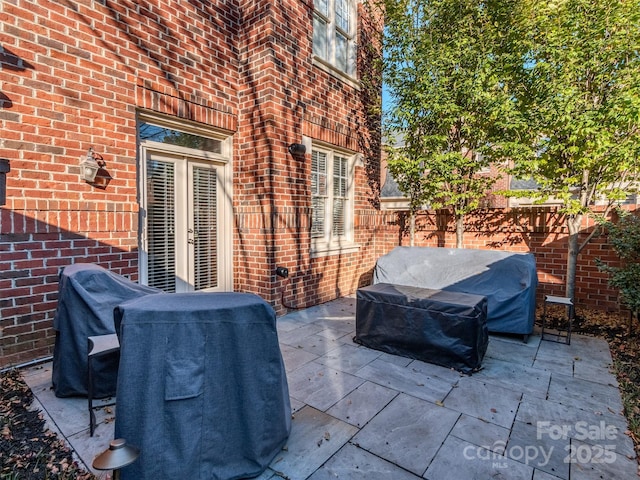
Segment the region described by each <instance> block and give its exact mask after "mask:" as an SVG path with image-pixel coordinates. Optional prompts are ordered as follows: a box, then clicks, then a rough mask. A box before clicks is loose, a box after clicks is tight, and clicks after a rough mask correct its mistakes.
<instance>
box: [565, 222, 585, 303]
mask: <svg viewBox="0 0 640 480" xmlns="http://www.w3.org/2000/svg"><path fill="white" fill-rule="evenodd" d="M581 225H582V215H568V216H567V228H568V229H569V245H568V247H567V279H566V283H565V287H566V288H565V296H566V297H568V298H570V299H571V300H573V299H574V295H575V291H576V269H577V265H578V254H579V253H580V246H579V244H578V234H579V233H580V226H581Z"/></svg>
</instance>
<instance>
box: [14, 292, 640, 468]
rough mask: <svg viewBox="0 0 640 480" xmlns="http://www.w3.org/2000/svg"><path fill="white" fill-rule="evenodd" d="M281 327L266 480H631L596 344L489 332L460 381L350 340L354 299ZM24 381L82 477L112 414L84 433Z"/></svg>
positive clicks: (39, 376)
mask: <svg viewBox="0 0 640 480" xmlns="http://www.w3.org/2000/svg"><path fill="white" fill-rule="evenodd" d="M278 332H279V340H280V345H281V350H282V355H283V357H284V361H285V365H286V369H287V377H288V383H289V392H290V396H291V406H292V409H293V412H294V414H293V421H292V431H291V435H290V437H289V441H288V443H287V447H286V448H285V449H283V451H282V452H281V453H280V454H279V455H277V456H276V458H275V459H274V461H273V462H272V463H271V465H270V467H269V469H267V471H266V472H265V473H264V474H262V475H261V476H260V477H258V478H259V479H260V480H266V479H278V478H287V479H292V480H304V479H310V480H319V479H329V478H346V479H357V478H363V479H364V478H366V479H367V480H377V479H380V480H383V479H384V480H386V479H394V480H405V479H406V480H409V479H419V478H426V479H430V480H445V479H452V480H458V479H473V478H477V479H482V480H484V479H487V478H505V479H510V480H519V479H523V480H524V479H527V480H532V479H533V480H553V479H585V480H589V479H602V478H606V479H629V478H635V477H636V476H637V471H638V464H637V462H636V460H635V457H634V449H633V443H632V441H631V439H630V438H629V437H628V436H627V435H626V434H625V431H626V429H627V423H626V419H625V418H624V416H623V415H622V414H621V411H622V404H621V401H620V394H619V391H618V388H617V382H616V380H615V377H614V375H613V374H612V373H611V372H610V370H609V366H610V363H611V356H610V354H609V349H608V346H607V344H606V342H605V341H604V340H601V339H597V338H592V337H586V336H580V335H573V336H572V341H571V345H565V344H560V343H554V342H549V341H541V338H540V336H539V335H533V336H532V337H530V338H529V341H528V343H527V344H524V343H523V342H522V340H521V338H520V337H518V338H516V337H513V338H512V337H505V336H497V335H491V336H490V341H489V347H488V350H487V354H486V356H485V358H484V362H483V367H484V368H483V369H482V370H481V371H480V372H478V373H475V374H474V375H472V376H466V375H461V374H459V373H458V372H455V371H452V370H449V369H446V368H443V367H439V366H436V365H432V364H428V363H424V362H420V361H415V360H411V359H407V358H404V357H398V356H393V355H389V354H386V353H382V352H378V351H376V350H371V349H368V348H365V347H362V346H358V345H356V344H354V343H353V341H352V338H353V336H354V333H355V298H354V297H345V298H341V299H338V300H335V301H333V302H329V303H326V304H324V305H319V306H316V307H312V308H309V309H306V310H301V311H297V312H293V313H289V314H287V315H285V316H282V317H280V318H278ZM22 373H23V376H24V378H25V380H26V382H27V383H28V385H29V387H30V388H31V389H32V391H33V393H34V395H35V397H36V401H35V402H34V407H35V408H40V410H42V412H43V413H44V414H45V417H46V418H47V421H48V423H49V426H50V428H51V429H52V430H54V431H57V432H58V433H59V434H61V435H63V436H64V437H65V438H66V439H67V441H68V443H69V444H70V446H71V447H72V448H73V449H74V450H75V452H76V453H77V456H78V458H79V460H80V461H81V462H83V463H84V464H85V465H86V468H87V469H90V466H91V463H92V461H93V458H94V457H95V456H96V455H97V454H98V453H100V452H102V451H103V450H104V449H105V448H106V447H107V446H108V444H109V441H110V440H111V439H112V438H113V421H112V420H113V416H114V413H113V412H109V411H104V410H100V411H99V412H97V417H98V422H99V425H98V427H97V429H96V432H95V435H94V437H89V430H88V413H87V402H86V399H83V398H65V399H60V398H56V397H55V396H54V393H53V390H52V388H51V364H50V363H47V364H43V365H39V366H36V367H32V368H29V369H25V370H24V371H23V372H22ZM112 408H113V407H112ZM96 473H98V476H99V477H101V478H106V477H107V474H106V473H105V472H96Z"/></svg>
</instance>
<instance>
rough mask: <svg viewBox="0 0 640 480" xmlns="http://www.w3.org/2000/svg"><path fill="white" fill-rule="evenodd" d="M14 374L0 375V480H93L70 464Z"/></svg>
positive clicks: (69, 457)
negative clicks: (32, 408)
mask: <svg viewBox="0 0 640 480" xmlns="http://www.w3.org/2000/svg"><path fill="white" fill-rule="evenodd" d="M32 401H33V394H32V392H31V390H30V389H29V387H28V386H27V385H26V383H25V382H24V381H23V380H22V377H21V376H20V373H19V372H18V371H17V370H9V371H7V372H4V373H2V374H0V479H1V480H18V479H20V480H45V479H46V480H70V479H76V480H94V479H95V478H96V477H95V476H94V475H93V474H91V473H87V472H86V471H85V470H83V469H81V468H80V467H79V466H78V464H77V463H76V462H75V461H74V460H73V457H72V455H71V450H70V449H69V448H68V447H67V446H66V445H65V442H64V441H63V440H61V439H59V438H58V436H57V435H56V434H55V433H53V432H52V431H51V430H48V429H45V421H44V419H43V418H42V415H41V414H40V412H38V411H33V410H30V409H29V406H30V405H31V402H32Z"/></svg>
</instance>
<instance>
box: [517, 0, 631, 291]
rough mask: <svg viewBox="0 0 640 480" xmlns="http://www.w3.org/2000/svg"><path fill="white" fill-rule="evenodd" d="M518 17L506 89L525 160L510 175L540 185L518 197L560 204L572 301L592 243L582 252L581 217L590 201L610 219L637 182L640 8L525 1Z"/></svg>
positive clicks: (599, 0) (622, 0) (622, 3)
mask: <svg viewBox="0 0 640 480" xmlns="http://www.w3.org/2000/svg"><path fill="white" fill-rule="evenodd" d="M520 13H521V15H520V17H519V24H518V28H519V31H520V32H521V33H520V37H521V38H522V40H521V42H523V43H526V46H525V50H526V52H527V54H526V55H525V56H524V57H523V58H522V66H523V68H522V69H521V70H519V71H518V70H517V69H514V70H513V71H512V73H519V74H520V75H517V76H514V77H513V78H514V81H513V82H512V83H511V85H512V86H515V87H516V88H514V89H513V93H514V96H515V97H516V98H517V102H516V104H517V106H518V107H519V108H520V110H521V112H522V117H521V121H520V122H518V125H519V126H526V128H524V129H522V130H520V135H521V137H520V138H521V139H522V140H523V141H524V140H526V139H527V138H528V139H529V153H528V155H522V154H521V155H519V156H517V157H516V158H515V162H516V163H515V168H514V170H513V173H514V174H515V175H517V176H518V177H520V178H531V179H533V180H535V181H536V183H537V184H538V186H539V188H538V189H537V190H534V191H528V192H522V193H523V194H524V195H526V196H531V197H534V198H535V199H537V200H539V201H544V200H546V199H548V198H550V197H553V198H555V199H558V200H560V201H561V202H562V207H561V211H562V213H564V214H565V216H566V226H567V229H568V232H569V240H568V251H567V277H566V296H568V297H571V298H573V297H574V293H575V277H576V266H577V261H578V254H579V253H580V251H581V250H582V249H583V248H584V247H585V246H586V245H587V243H588V242H589V241H590V240H591V238H592V236H593V233H594V232H592V233H591V234H590V235H588V236H587V237H586V238H584V239H583V241H582V242H580V239H579V232H580V228H581V224H582V220H583V217H584V216H585V215H591V214H593V213H594V208H593V206H594V204H595V203H596V201H599V202H600V203H604V204H605V208H604V212H602V214H603V215H607V213H608V212H609V210H610V209H611V207H612V206H613V205H614V204H615V203H616V202H617V201H618V200H620V199H622V198H624V197H625V196H626V194H627V193H628V192H629V191H630V190H631V189H633V187H634V182H635V181H636V180H637V177H638V172H639V162H638V160H639V151H640V59H639V52H640V2H639V1H638V0H617V1H611V0H543V1H540V0H523V2H522V8H521V9H520ZM521 46H522V45H521V44H520V45H519V48H520V47H521ZM520 153H522V150H521V151H520Z"/></svg>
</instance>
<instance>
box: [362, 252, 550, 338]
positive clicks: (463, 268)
mask: <svg viewBox="0 0 640 480" xmlns="http://www.w3.org/2000/svg"><path fill="white" fill-rule="evenodd" d="M373 283H374V284H375V283H392V284H397V285H410V286H414V287H422V288H430V289H434V290H445V291H448V292H462V293H471V294H475V295H482V296H485V297H487V302H488V303H487V327H488V328H489V331H490V332H499V333H517V334H522V335H529V334H531V333H532V332H533V322H534V320H535V310H536V287H537V285H538V276H537V273H536V262H535V258H534V256H533V255H532V254H530V253H512V252H503V251H495V250H475V249H464V248H459V249H458V248H432V247H396V248H394V249H393V250H392V251H391V252H389V253H388V254H387V255H384V256H382V257H380V258H379V259H378V261H377V263H376V267H375V270H374V274H373Z"/></svg>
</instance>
